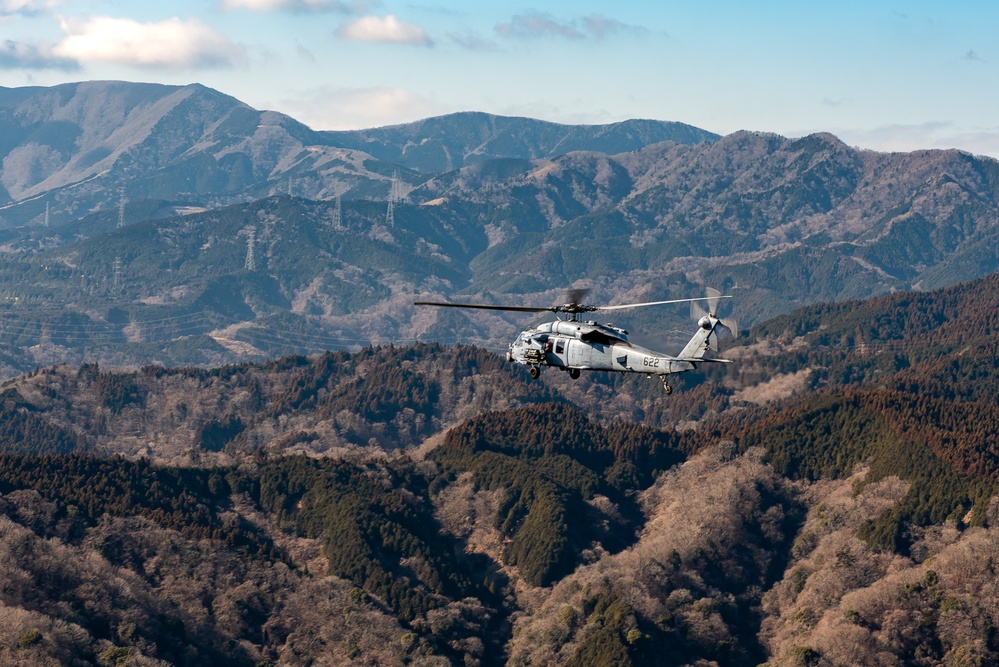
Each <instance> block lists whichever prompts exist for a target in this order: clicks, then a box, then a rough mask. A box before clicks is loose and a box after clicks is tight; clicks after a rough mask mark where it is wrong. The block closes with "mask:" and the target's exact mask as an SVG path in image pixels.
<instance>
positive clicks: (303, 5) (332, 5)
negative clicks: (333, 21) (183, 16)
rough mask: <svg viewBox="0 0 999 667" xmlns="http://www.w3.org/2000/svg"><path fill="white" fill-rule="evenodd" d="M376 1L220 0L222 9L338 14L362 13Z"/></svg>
mask: <svg viewBox="0 0 999 667" xmlns="http://www.w3.org/2000/svg"><path fill="white" fill-rule="evenodd" d="M377 4H379V3H377V2H367V1H365V0H355V1H354V2H347V1H345V0H222V9H225V10H235V9H248V10H250V11H255V12H270V11H277V10H285V11H293V12H336V13H339V14H364V13H365V12H367V11H369V10H370V9H371V8H372V7H374V6H376V5H377Z"/></svg>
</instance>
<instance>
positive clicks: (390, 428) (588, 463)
mask: <svg viewBox="0 0 999 667" xmlns="http://www.w3.org/2000/svg"><path fill="white" fill-rule="evenodd" d="M997 296H999V278H997V277H994V276H993V277H989V278H986V279H981V280H977V281H973V282H970V283H964V284H960V285H957V286H954V287H950V288H946V289H942V290H937V291H933V292H925V293H920V292H910V293H897V294H892V295H887V296H883V297H879V298H877V299H873V300H868V301H856V302H849V303H844V304H831V305H822V306H814V307H808V308H804V309H801V310H799V311H796V312H794V313H790V314H788V315H786V316H782V317H781V318H779V319H776V320H773V321H771V322H767V323H764V324H762V325H760V326H758V327H756V328H754V329H753V330H752V331H751V332H750V337H749V339H748V340H746V341H744V343H745V344H744V346H742V347H736V348H730V349H729V350H728V351H727V354H730V355H732V356H734V357H736V358H737V359H738V361H737V364H734V365H732V366H731V367H730V371H731V372H728V373H726V372H725V369H722V370H719V371H711V372H710V373H708V374H706V375H705V374H701V373H697V374H688V375H690V376H691V377H689V378H687V381H686V382H685V386H684V387H682V388H681V391H680V392H679V393H675V394H674V395H673V396H671V397H669V398H668V399H667V398H665V397H662V396H661V395H660V397H659V400H658V404H659V407H657V408H655V409H649V410H647V411H646V412H645V419H647V420H648V421H649V422H650V423H660V420H664V419H668V420H669V423H670V424H673V425H677V424H679V423H681V422H684V421H685V420H689V421H687V422H686V427H685V428H683V429H674V428H671V429H668V430H666V431H661V430H652V429H648V428H644V427H639V426H635V425H631V424H627V423H622V422H620V421H615V420H613V419H608V417H609V415H610V414H611V412H609V411H607V410H606V406H605V407H604V408H603V409H602V408H601V406H602V405H603V404H604V403H605V401H604V399H605V397H606V396H608V395H609V394H610V393H612V392H618V393H624V392H636V395H640V394H638V393H637V390H636V389H635V387H633V386H632V385H631V384H630V383H634V382H639V381H640V380H641V379H634V378H625V377H623V376H622V377H618V376H614V377H603V376H599V377H592V378H589V377H584V378H583V379H580V380H577V381H575V382H572V381H569V380H567V379H566V378H565V374H556V375H555V376H553V377H550V378H549V377H547V376H546V378H545V380H544V381H543V382H542V383H538V382H532V381H530V380H527V379H526V377H525V376H524V374H523V373H520V372H517V370H516V369H514V368H512V367H510V366H509V365H507V364H506V363H505V362H503V361H501V360H500V359H499V358H498V357H496V356H494V355H492V354H490V353H486V352H484V351H481V350H476V349H474V348H469V347H459V348H444V347H439V346H425V345H420V346H416V347H413V348H408V347H406V348H394V347H384V348H380V349H373V350H365V351H362V352H361V353H346V352H339V353H330V354H326V355H321V356H318V357H313V358H304V357H289V358H286V359H283V360H278V361H274V362H269V363H264V364H245V365H241V366H232V367H226V368H219V369H215V370H205V369H162V368H157V367H149V368H144V369H141V370H139V371H137V372H136V371H131V372H121V371H111V370H106V369H102V368H100V367H98V366H93V365H86V366H83V367H80V368H66V367H62V368H54V369H42V370H40V371H38V372H36V373H32V374H30V375H29V376H25V377H22V378H18V379H16V380H12V381H9V382H7V383H6V384H5V385H4V386H3V392H4V393H3V394H2V398H3V401H4V403H3V411H2V413H0V421H2V425H3V429H2V430H0V444H2V445H3V447H4V448H5V449H6V451H8V452H14V453H13V454H11V453H8V454H3V455H0V494H3V496H2V498H0V512H2V513H3V514H4V515H5V516H6V517H7V519H6V520H7V521H9V522H10V523H9V525H8V524H5V525H7V526H8V527H7V528H6V532H4V533H3V534H2V536H0V548H7V546H5V545H13V544H14V543H16V544H19V545H30V548H31V553H33V554H35V555H36V556H35V557H34V558H33V559H28V558H24V557H21V556H14V555H12V556H11V558H10V559H8V563H9V565H8V566H9V567H13V568H15V569H16V571H17V576H16V580H17V581H18V582H21V584H23V586H22V585H21V584H19V585H18V587H16V591H14V592H11V591H7V592H3V591H0V600H2V601H3V605H4V606H3V607H0V611H2V612H3V613H6V614H8V616H9V617H10V619H12V620H11V624H10V625H8V626H4V627H7V628H9V629H8V630H7V631H6V634H2V635H0V651H7V652H8V653H6V654H4V655H10V656H15V655H17V656H22V657H25V658H26V659H29V658H27V656H34V657H32V658H30V660H34V659H36V658H37V659H38V660H41V659H42V657H43V656H59V655H68V654H76V655H81V656H84V657H83V658H82V662H81V664H95V663H98V664H99V663H101V662H102V661H104V662H107V661H108V660H110V659H111V658H113V657H114V656H119V657H122V658H124V657H132V658H134V659H136V660H140V661H149V664H163V663H165V664H201V663H199V662H198V660H204V659H205V656H209V658H208V659H209V660H210V659H211V658H210V656H212V655H225V656H227V658H228V659H230V660H233V661H234V662H236V663H238V664H244V663H245V664H254V663H255V662H258V661H260V660H270V661H271V662H272V663H273V664H291V663H292V662H294V660H296V658H293V657H292V656H293V655H294V654H295V653H298V654H304V655H307V656H313V657H314V658H315V659H316V660H317V661H318V664H353V663H356V664H363V663H364V662H365V661H366V660H367V661H370V660H374V661H380V662H386V663H388V664H408V663H412V664H422V663H424V662H427V663H428V664H442V665H443V664H462V663H464V664H501V663H506V664H512V665H542V664H568V665H627V664H635V665H637V664H663V665H666V664H692V665H693V664H705V663H704V661H708V662H712V661H713V662H715V663H717V664H733V665H756V664H760V663H764V662H766V663H767V664H773V665H775V666H776V665H783V664H815V665H826V664H829V665H833V664H839V663H846V664H867V663H868V662H870V661H872V660H874V659H875V656H880V658H878V659H879V660H881V661H882V662H884V661H888V662H894V663H895V664H912V663H913V662H918V661H923V662H927V663H929V664H947V663H949V662H955V661H957V662H960V661H961V660H970V661H972V664H974V662H975V661H980V662H981V663H982V664H988V663H989V662H990V661H993V660H995V659H996V658H997V657H999V644H997V643H996V641H995V637H994V634H993V633H992V632H991V630H990V629H989V628H990V627H992V626H993V625H994V624H995V623H997V622H999V618H997V617H996V616H995V613H994V608H995V607H994V605H993V604H992V602H991V601H992V600H994V599H995V597H994V593H993V590H994V586H992V584H993V583H994V582H993V581H992V580H993V579H994V573H992V572H991V569H990V568H991V567H992V566H991V565H990V564H989V559H988V557H987V554H988V553H989V552H990V549H992V548H993V546H994V543H995V542H996V539H997V537H996V535H997V533H996V531H997V528H996V527H995V521H996V500H995V499H996V498H997V497H999V479H997V477H996V470H997V468H999V466H997V465H996V456H995V453H994V443H995V436H994V433H995V431H996V429H997V428H999V412H997V411H996V409H995V401H994V391H993V390H992V389H990V388H991V387H993V385H994V384H995V382H996V381H997V378H999V370H997V368H996V365H995V363H994V361H995V358H996V355H995V350H994V349H993V348H994V344H993V343H992V340H993V339H994V338H995V331H996V327H997V324H999V323H997V322H996V317H999V315H997V314H996V312H995V309H994V304H995V303H996V297H997ZM653 384H654V383H653ZM587 386H589V389H588V388H587ZM556 390H557V391H556ZM561 396H569V397H571V398H572V400H573V401H575V402H578V403H579V405H580V406H581V408H582V409H581V408H580V407H575V406H573V405H572V403H570V402H569V401H567V400H565V399H564V398H561ZM768 401H769V402H768ZM181 403H183V407H182V406H181ZM705 405H710V406H712V408H711V409H710V410H709V411H708V412H707V413H705V412H704V406H705ZM587 415H590V416H587ZM596 415H603V416H604V418H605V419H607V421H606V422H605V423H603V424H601V423H598V422H597V421H596V419H595V418H594V417H595V416H596ZM447 426H453V428H450V429H449V430H447V431H443V430H442V429H443V428H445V427H447ZM26 434H29V435H28V436H27V437H25V436H26ZM50 443H54V444H51V446H47V445H48V444H50ZM60 443H69V445H68V447H66V448H65V449H59V447H60ZM28 445H34V446H37V447H39V452H40V453H45V454H46V455H45V456H35V455H31V454H28V455H25V454H27V452H29V451H31V450H30V449H28V448H27V446H28ZM60 451H67V452H69V453H67V454H59V453H58V452H60ZM114 451H120V452H123V453H127V454H128V455H129V457H130V458H131V457H135V456H140V457H153V458H156V459H158V460H160V461H171V462H172V463H173V464H174V465H173V466H172V467H168V468H161V467H159V466H157V465H152V464H150V463H149V462H148V461H146V460H144V459H141V458H140V459H139V460H130V459H123V458H119V457H112V458H103V457H96V458H95V457H94V456H93V455H94V454H101V455H103V456H106V455H107V454H108V453H111V452H114ZM298 454H306V455H307V456H299V455H298ZM329 457H333V458H329ZM337 458H339V459H340V460H336V459H337ZM84 478H85V479H87V480H88V482H87V483H86V484H83V483H80V480H81V479H84ZM150 488H154V489H155V490H156V492H155V493H152V494H150V493H145V492H144V491H142V489H147V490H148V489H150ZM36 494H37V495H36ZM19 548H21V549H23V548H24V547H23V546H22V547H19ZM10 549H14V547H13V546H11V547H10ZM178 549H179V550H182V551H183V552H185V553H188V554H189V556H186V557H185V558H182V559H179V558H178V557H177V556H175V555H171V554H175V553H176V552H177V550H178ZM14 553H15V551H13V550H12V551H11V554H14ZM18 553H19V552H18ZM54 559H59V560H61V561H63V562H66V563H76V562H84V561H85V562H87V563H88V565H87V566H86V567H78V568H77V572H76V573H75V574H72V575H70V574H69V573H64V574H62V575H60V576H61V577H62V579H61V580H62V581H64V582H66V587H67V588H66V590H68V591H70V592H69V593H67V594H64V595H65V597H66V603H65V604H63V605H62V606H57V605H53V604H52V603H51V602H50V601H49V600H50V598H51V596H53V595H54V592H53V591H54V590H55V589H52V588H51V587H48V584H47V583H46V582H47V581H50V579H48V578H46V577H48V576H49V575H48V574H46V573H47V572H50V571H51V570H52V568H54V567H55V565H54ZM232 559H236V560H240V561H241V562H243V563H244V565H242V566H240V568H236V570H233V571H238V572H241V573H242V574H241V575H240V576H241V577H242V584H240V585H239V586H237V587H236V588H237V590H235V591H230V589H231V588H233V586H234V584H232V583H230V582H232V579H231V577H229V576H228V575H226V576H222V575H220V574H218V573H216V574H212V575H210V576H209V575H208V572H211V571H214V570H213V568H215V567H217V566H219V564H220V563H221V564H223V565H221V567H230V566H228V565H224V563H229V562H230V561H231V560H232ZM110 568H119V569H118V570H117V572H118V574H117V575H116V576H117V577H118V579H115V581H123V582H124V583H121V584H120V586H127V590H128V591H129V593H128V595H125V596H124V597H119V598H117V599H118V602H113V601H112V600H111V599H110V598H104V597H97V598H94V599H96V601H95V602H93V603H91V606H90V607H89V609H90V611H89V613H86V614H85V613H84V611H83V610H84V609H87V607H85V606H84V605H85V602H84V601H85V600H86V599H88V598H87V593H86V591H87V590H88V587H91V586H93V585H94V583H93V582H94V581H96V580H98V579H99V578H100V577H101V576H104V577H105V578H107V576H106V573H107V572H109V571H111V570H110ZM286 568H287V569H286ZM61 571H62V570H60V572H61ZM270 571H273V572H275V573H276V574H275V575H274V576H275V577H276V581H278V582H280V583H279V584H275V585H279V586H280V590H281V591H287V593H279V592H277V591H276V590H275V589H274V588H266V587H265V584H264V582H265V581H266V580H267V575H266V574H264V573H265V572H270ZM194 572H197V573H198V575H197V579H195V582H196V584H191V585H183V586H182V585H180V584H181V582H183V581H185V580H186V578H189V577H191V576H193V573H194ZM102 573H104V574H103V575H102ZM272 581H274V580H272ZM990 582H991V583H990ZM26 590H34V591H36V593H35V594H34V596H28V597H23V595H24V594H23V593H21V592H17V591H26ZM18 596H21V597H18ZM316 596H319V598H317V597H316ZM154 599H155V600H158V602H156V603H153V602H152V600H154ZM317 599H322V600H323V602H322V604H321V605H320V607H319V608H321V609H326V610H330V611H332V612H333V616H330V615H329V614H325V615H322V614H320V615H317V614H314V613H312V612H310V611H307V610H306V607H309V605H310V604H315V601H316V600H317ZM115 605H123V606H115ZM131 606H135V607H136V608H137V609H136V611H134V612H132V615H131V616H129V615H128V614H126V613H125V612H124V611H123V609H127V608H129V607H131ZM138 610H142V611H141V613H139V611H138ZM348 610H349V611H348ZM136 614H138V616H136ZM341 614H342V615H344V617H345V618H347V619H348V621H347V623H346V625H345V626H344V627H340V623H341V621H340V615H341ZM299 617H301V618H302V619H303V620H302V621H301V624H296V623H294V622H293V621H292V620H291V619H297V618H299ZM357 617H360V618H363V619H367V623H368V624H369V626H364V625H357V624H354V623H353V621H351V620H349V619H351V618H357ZM147 618H156V619H159V620H157V621H156V622H155V623H154V622H151V621H148V620H145V619H147ZM86 619H91V620H86ZM135 619H139V620H135ZM130 623H131V624H133V625H130ZM310 638H311V639H310ZM234 642H235V643H234ZM213 652H215V653H213ZM323 656H325V657H323ZM323 660H326V661H328V662H327V663H323ZM155 661H163V663H159V662H155ZM434 661H437V662H434ZM699 661H700V662H699ZM29 664H30V662H29Z"/></svg>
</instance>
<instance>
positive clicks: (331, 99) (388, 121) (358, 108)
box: [282, 86, 441, 130]
mask: <svg viewBox="0 0 999 667" xmlns="http://www.w3.org/2000/svg"><path fill="white" fill-rule="evenodd" d="M282 106H283V107H285V108H288V109H291V110H293V115H294V116H295V118H298V119H299V120H301V121H302V122H303V123H305V124H306V125H308V126H309V127H312V128H314V129H317V130H357V129H364V128H371V127H380V126H383V125H395V124H398V123H408V122H411V121H414V120H418V119H420V118H427V117H429V116H435V115H438V114H440V113H441V110H440V108H439V107H438V106H437V105H436V104H434V103H433V102H431V101H430V100H428V99H426V98H424V97H421V96H420V95H417V94H416V93H414V92H412V91H409V90H406V89H404V88H335V87H332V86H324V87H320V88H315V89H313V90H311V91H308V92H307V93H305V94H304V95H303V96H302V97H300V98H298V99H294V100H286V101H285V102H284V103H283V104H282Z"/></svg>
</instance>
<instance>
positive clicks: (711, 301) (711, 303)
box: [704, 287, 722, 315]
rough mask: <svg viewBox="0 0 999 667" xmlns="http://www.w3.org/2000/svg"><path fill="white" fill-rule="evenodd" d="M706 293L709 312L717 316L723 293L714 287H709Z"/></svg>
mask: <svg viewBox="0 0 999 667" xmlns="http://www.w3.org/2000/svg"><path fill="white" fill-rule="evenodd" d="M704 293H705V294H706V295H707V297H708V312H709V313H711V314H712V315H715V314H716V313H717V312H718V303H719V301H720V300H721V295H722V293H721V292H719V291H718V290H716V289H715V288H714V287H708V288H707V289H706V290H704Z"/></svg>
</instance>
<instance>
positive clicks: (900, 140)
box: [834, 121, 999, 157]
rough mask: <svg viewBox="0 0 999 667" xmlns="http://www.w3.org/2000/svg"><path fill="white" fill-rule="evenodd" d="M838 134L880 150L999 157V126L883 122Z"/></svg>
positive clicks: (938, 122)
mask: <svg viewBox="0 0 999 667" xmlns="http://www.w3.org/2000/svg"><path fill="white" fill-rule="evenodd" d="M834 133H835V134H836V135H837V136H838V137H840V138H841V139H843V141H845V142H846V143H848V144H850V145H853V146H861V147H863V148H871V149H874V150H878V151H901V152H908V151H914V150H918V149H922V148H936V149H949V148H957V149H960V150H963V151H967V152H969V153H974V154H976V155H989V156H991V157H999V126H997V127H994V128H977V129H965V128H959V127H957V126H956V125H955V124H954V123H952V122H949V121H930V122H927V123H920V124H916V125H883V126H881V127H876V128H873V129H868V130H857V129H852V130H834Z"/></svg>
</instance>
